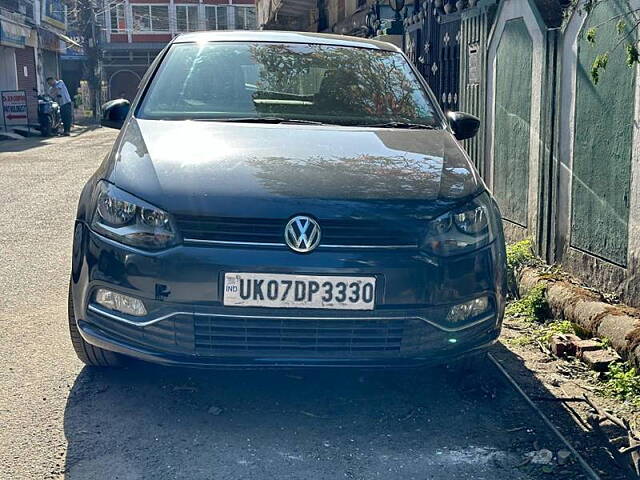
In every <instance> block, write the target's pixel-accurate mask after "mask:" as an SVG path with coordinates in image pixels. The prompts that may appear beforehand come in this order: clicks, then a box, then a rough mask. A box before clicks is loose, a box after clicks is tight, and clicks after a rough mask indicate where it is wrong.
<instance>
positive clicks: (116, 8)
mask: <svg viewBox="0 0 640 480" xmlns="http://www.w3.org/2000/svg"><path fill="white" fill-rule="evenodd" d="M109 14H110V15H111V32H112V33H119V32H124V31H126V30H127V24H126V20H125V16H124V3H116V4H115V5H111V6H110V7H109Z"/></svg>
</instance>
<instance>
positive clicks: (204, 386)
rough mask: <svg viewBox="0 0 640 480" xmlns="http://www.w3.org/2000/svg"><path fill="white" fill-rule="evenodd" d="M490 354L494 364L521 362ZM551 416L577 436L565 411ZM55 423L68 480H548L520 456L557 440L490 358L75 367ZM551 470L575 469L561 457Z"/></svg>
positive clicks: (570, 473) (559, 473) (572, 473)
mask: <svg viewBox="0 0 640 480" xmlns="http://www.w3.org/2000/svg"><path fill="white" fill-rule="evenodd" d="M498 349H499V352H498V353H499V357H500V359H501V361H502V362H504V364H505V365H506V366H507V368H508V369H510V370H513V371H515V370H518V369H520V367H522V365H521V362H520V365H518V362H519V360H518V358H517V357H515V356H514V355H513V354H511V353H510V352H509V351H508V350H506V349H504V348H501V347H498ZM525 370H526V369H525ZM518 374H519V375H521V374H526V373H523V372H520V373H518ZM529 380H530V381H533V380H532V379H531V378H530V379H529ZM540 387H541V388H543V389H544V387H543V386H541V385H540ZM553 420H554V422H556V424H558V425H561V426H562V428H563V429H564V430H563V431H565V432H566V431H567V430H566V429H567V428H569V429H570V431H572V430H571V429H573V430H575V437H572V438H577V439H580V441H584V439H583V437H584V435H585V434H584V433H581V431H580V428H579V426H578V425H577V424H576V422H575V420H574V419H573V418H572V417H571V416H570V415H569V413H568V412H567V411H565V410H563V409H561V408H556V411H554V416H553ZM64 430H65V435H66V438H67V442H68V447H67V455H66V464H65V465H64V467H61V468H63V469H64V472H65V474H66V476H65V478H66V479H68V480H80V479H87V478H96V479H101V478H109V479H111V478H118V479H127V480H138V479H146V478H154V479H156V478H161V479H162V478H167V479H169V478H171V479H173V478H177V479H191V480H196V479H219V478H221V479H240V478H247V479H249V478H251V479H254V478H255V479H268V478H287V479H290V478H291V479H297V478H300V479H325V478H326V479H335V478H351V479H356V478H362V479H365V478H366V479H371V478H384V479H395V478H402V479H403V480H404V479H411V478H416V479H418V478H419V479H425V478H429V479H447V480H452V479H458V478H460V479H463V478H465V479H466V478H469V479H470V478H473V479H483V478H486V479H495V478H500V479H501V480H508V479H527V478H543V477H544V478H548V474H547V473H545V472H544V471H543V466H541V465H533V464H528V465H523V459H524V458H526V457H525V455H526V453H527V452H531V451H533V450H535V449H537V448H548V449H550V450H551V451H557V450H558V449H559V448H562V444H561V443H560V442H559V441H558V440H557V438H555V437H554V436H553V435H551V433H550V432H549V431H548V429H547V428H546V427H544V425H543V424H542V423H541V421H540V419H539V418H538V417H537V416H536V415H535V413H534V412H533V411H532V410H531V409H530V407H528V406H527V405H526V404H525V403H524V402H523V401H522V400H521V398H520V397H519V396H518V395H517V394H516V392H515V391H514V390H513V389H512V387H511V386H510V385H508V384H507V383H506V382H505V381H504V380H503V379H502V377H500V376H499V375H498V373H497V372H496V371H495V369H492V368H491V366H490V365H488V366H487V367H486V368H483V369H480V371H479V372H476V373H474V374H464V375H463V374H461V373H460V372H456V371H453V370H447V369H444V368H432V369H420V370H411V371H385V372H363V371H354V370H339V369H336V370H311V371H309V370H307V371H286V372H284V371H249V372H246V371H193V370H184V369H177V368H164V367H160V366H155V365H147V364H142V363H137V362H133V363H132V364H131V365H130V366H129V367H127V368H126V369H123V370H98V369H91V368H84V369H83V370H82V372H81V373H80V374H79V376H78V377H77V379H76V381H75V384H74V385H73V388H72V391H71V393H70V395H69V398H68V401H67V406H66V410H65V418H64ZM598 448H599V447H598ZM599 467H600V468H602V469H607V470H608V471H609V476H608V477H607V478H609V479H611V478H617V477H616V474H615V472H614V470H612V467H611V465H604V464H603V465H599ZM545 470H548V468H546V469H545ZM554 474H555V475H554V478H566V479H569V478H570V479H579V478H583V477H582V476H581V474H580V473H579V468H578V467H577V465H575V464H574V465H570V466H567V467H556V468H555V470H554ZM620 478H622V477H620Z"/></svg>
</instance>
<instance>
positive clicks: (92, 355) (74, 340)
mask: <svg viewBox="0 0 640 480" xmlns="http://www.w3.org/2000/svg"><path fill="white" fill-rule="evenodd" d="M68 316H69V334H70V336H71V344H72V345H73V349H74V350H75V352H76V355H77V356H78V358H79V359H80V361H82V362H83V363H84V364H85V365H87V366H89V367H122V366H124V364H125V357H123V356H122V355H120V354H117V353H115V352H110V351H109V350H105V349H103V348H100V347H96V346H94V345H91V344H90V343H87V342H86V341H85V340H84V338H82V335H80V331H79V330H78V324H77V322H76V315H75V313H74V310H73V297H72V296H71V285H69V301H68Z"/></svg>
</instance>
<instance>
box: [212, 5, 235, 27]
mask: <svg viewBox="0 0 640 480" xmlns="http://www.w3.org/2000/svg"><path fill="white" fill-rule="evenodd" d="M229 8H230V7H228V6H226V5H217V6H214V5H207V6H206V21H207V30H228V29H229Z"/></svg>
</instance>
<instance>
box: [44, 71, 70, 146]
mask: <svg viewBox="0 0 640 480" xmlns="http://www.w3.org/2000/svg"><path fill="white" fill-rule="evenodd" d="M47 84H48V85H49V95H51V97H53V99H54V100H55V101H57V102H58V105H60V116H61V117H62V125H64V133H63V135H64V136H65V137H68V136H69V135H70V131H71V122H72V121H73V120H72V118H73V103H72V102H71V96H70V95H69V90H67V86H66V85H65V84H64V82H63V81H62V80H56V79H55V78H53V77H47Z"/></svg>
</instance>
